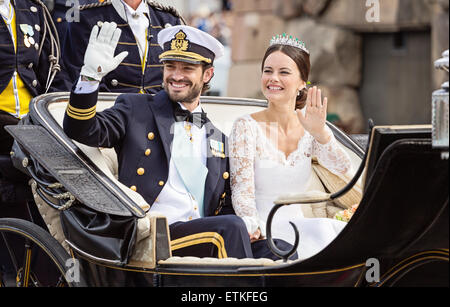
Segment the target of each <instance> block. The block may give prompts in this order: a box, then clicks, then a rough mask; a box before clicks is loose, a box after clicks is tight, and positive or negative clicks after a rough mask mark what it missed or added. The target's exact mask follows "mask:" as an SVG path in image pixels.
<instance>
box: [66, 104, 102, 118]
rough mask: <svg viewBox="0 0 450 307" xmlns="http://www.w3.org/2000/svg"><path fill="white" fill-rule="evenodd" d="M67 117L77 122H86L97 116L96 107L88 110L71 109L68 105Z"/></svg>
mask: <svg viewBox="0 0 450 307" xmlns="http://www.w3.org/2000/svg"><path fill="white" fill-rule="evenodd" d="M66 113H67V115H68V116H69V117H72V118H74V119H78V120H88V119H91V118H93V117H94V116H95V115H96V114H97V106H93V107H92V108H89V109H78V108H74V107H72V106H71V105H70V104H69V105H68V106H67V111H66Z"/></svg>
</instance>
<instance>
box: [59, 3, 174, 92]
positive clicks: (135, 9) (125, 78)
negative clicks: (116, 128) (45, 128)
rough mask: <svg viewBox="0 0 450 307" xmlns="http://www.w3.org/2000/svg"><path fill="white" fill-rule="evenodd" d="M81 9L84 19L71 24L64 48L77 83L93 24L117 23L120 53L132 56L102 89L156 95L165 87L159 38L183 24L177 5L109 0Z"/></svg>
mask: <svg viewBox="0 0 450 307" xmlns="http://www.w3.org/2000/svg"><path fill="white" fill-rule="evenodd" d="M79 10H80V11H79V17H80V21H79V22H69V23H68V31H67V33H66V36H65V44H64V45H65V46H64V50H63V58H64V63H65V65H66V67H67V70H68V72H69V73H70V76H71V79H72V81H73V82H75V81H76V79H77V78H78V76H79V74H80V69H81V66H82V65H83V59H84V53H85V51H86V47H87V45H88V42H89V41H88V40H89V35H90V31H91V29H92V27H93V26H94V25H101V24H102V23H103V22H114V23H116V24H117V25H118V27H119V28H120V29H121V30H122V35H121V40H120V41H119V44H118V47H117V52H118V53H121V52H124V51H127V52H128V57H127V59H126V61H124V62H123V63H121V64H120V65H119V67H118V68H117V69H116V70H114V71H112V72H111V73H110V74H108V75H106V76H105V77H104V78H103V79H102V81H101V84H100V91H101V92H119V93H147V94H156V93H157V92H158V91H160V90H161V89H162V65H161V63H160V62H159V58H158V56H159V55H160V54H161V52H162V49H161V47H160V46H159V45H158V42H157V37H158V33H159V31H161V30H162V29H164V28H166V27H169V26H173V25H178V24H180V23H181V16H180V15H179V14H178V12H177V11H176V10H175V9H174V8H172V7H168V6H163V5H161V4H159V3H157V2H155V1H150V0H105V1H102V2H99V3H96V4H87V5H82V6H80V8H79Z"/></svg>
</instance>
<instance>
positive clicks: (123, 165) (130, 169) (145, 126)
mask: <svg viewBox="0 0 450 307" xmlns="http://www.w3.org/2000/svg"><path fill="white" fill-rule="evenodd" d="M97 97H98V92H94V93H92V94H74V93H73V92H72V94H71V98H70V106H71V107H73V108H75V109H77V111H78V112H77V113H78V115H80V116H85V117H86V118H88V117H90V116H89V115H92V111H91V110H92V108H93V107H94V106H95V105H96V102H97ZM172 104H173V102H172V101H170V99H169V97H168V95H167V93H166V92H165V91H160V92H159V93H158V94H157V95H156V96H152V95H142V94H124V95H121V96H119V97H118V98H117V100H116V103H115V105H114V106H113V107H112V108H110V109H107V110H105V111H103V112H99V113H97V114H96V115H95V116H94V117H92V118H89V119H87V120H79V119H75V118H73V117H71V116H69V115H68V113H67V112H66V115H65V117H64V131H65V133H66V134H67V135H68V136H69V137H70V138H72V139H74V140H76V141H78V142H80V143H83V144H86V145H88V146H92V147H106V148H113V147H114V148H115V151H116V153H117V155H118V161H119V181H120V182H122V183H123V184H125V185H126V186H128V187H133V186H134V187H136V189H137V192H138V193H140V194H141V195H142V196H143V197H144V199H145V200H146V201H147V203H148V204H150V205H151V204H153V203H154V201H155V199H156V198H157V197H158V195H159V193H160V192H161V191H162V189H163V187H164V185H165V184H166V182H167V178H168V175H169V162H170V158H171V152H170V145H171V144H172V141H173V134H171V133H170V130H171V127H172V125H173V124H174V123H175V118H174V115H173V107H172ZM89 109H91V110H89ZM82 110H86V112H82ZM83 113H85V115H83ZM206 131H207V137H208V142H207V144H210V140H212V139H213V140H216V141H219V142H222V143H223V144H224V145H225V157H224V158H221V157H216V156H214V155H213V154H212V151H211V150H210V149H209V150H208V158H207V167H208V171H209V172H208V176H207V178H206V182H205V197H204V210H205V211H204V216H213V215H217V214H230V213H234V211H233V209H232V206H231V192H230V182H229V181H230V179H229V160H228V154H227V145H228V143H227V138H226V136H225V135H224V134H223V133H222V132H220V130H219V129H217V128H216V127H214V125H213V124H212V123H211V122H210V121H208V123H207V124H206ZM148 149H150V150H151V154H150V155H146V154H145V153H146V152H147V153H148ZM140 168H143V169H144V170H145V173H144V174H143V175H139V174H138V172H137V170H138V169H140Z"/></svg>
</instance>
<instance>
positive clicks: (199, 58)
mask: <svg viewBox="0 0 450 307" xmlns="http://www.w3.org/2000/svg"><path fill="white" fill-rule="evenodd" d="M172 56H173V57H175V58H179V59H183V58H186V57H188V58H191V59H193V60H197V61H203V62H206V63H208V64H211V62H212V61H211V59H208V58H205V57H203V56H201V55H199V54H197V53H194V52H186V51H180V50H169V51H166V52H164V53H162V54H161V55H160V56H159V58H160V59H164V58H165V57H172Z"/></svg>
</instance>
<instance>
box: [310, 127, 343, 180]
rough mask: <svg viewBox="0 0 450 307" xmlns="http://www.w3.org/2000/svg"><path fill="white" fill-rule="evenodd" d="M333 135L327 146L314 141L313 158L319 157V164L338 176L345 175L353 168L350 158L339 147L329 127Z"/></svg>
mask: <svg viewBox="0 0 450 307" xmlns="http://www.w3.org/2000/svg"><path fill="white" fill-rule="evenodd" d="M327 130H328V133H330V134H331V140H330V141H329V142H328V143H327V144H320V143H319V142H317V141H316V140H314V141H313V156H316V157H317V160H318V161H319V163H320V164H321V165H323V166H325V167H326V168H327V169H329V170H330V171H331V172H332V173H334V174H336V175H339V174H341V175H345V174H346V173H347V172H348V171H349V170H350V168H351V162H350V157H349V156H348V154H347V153H346V152H345V151H344V150H343V149H342V148H341V147H340V146H339V143H338V141H337V140H336V138H335V137H334V135H333V132H332V131H331V129H330V128H329V127H327Z"/></svg>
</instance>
